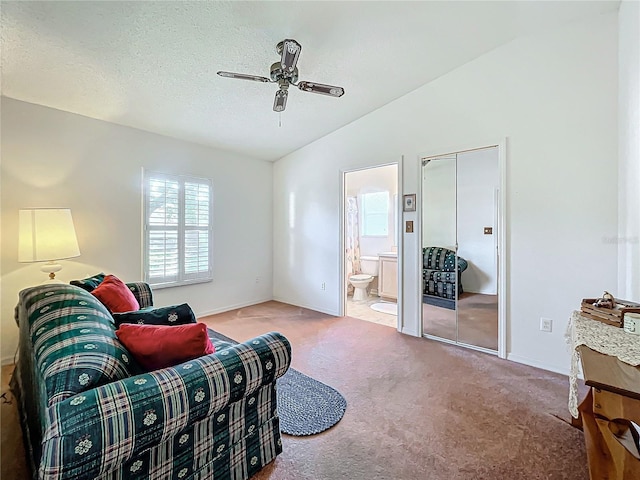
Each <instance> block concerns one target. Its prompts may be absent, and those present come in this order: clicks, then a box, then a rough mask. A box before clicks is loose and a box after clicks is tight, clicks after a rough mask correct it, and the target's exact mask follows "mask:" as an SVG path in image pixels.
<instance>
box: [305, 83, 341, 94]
mask: <svg viewBox="0 0 640 480" xmlns="http://www.w3.org/2000/svg"><path fill="white" fill-rule="evenodd" d="M298 88H299V89H300V90H302V91H305V92H311V93H319V94H320V95H329V96H330V97H341V96H342V95H344V88H342V87H334V86H333V85H323V84H322V83H314V82H299V83H298Z"/></svg>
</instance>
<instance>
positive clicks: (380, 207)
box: [362, 192, 389, 237]
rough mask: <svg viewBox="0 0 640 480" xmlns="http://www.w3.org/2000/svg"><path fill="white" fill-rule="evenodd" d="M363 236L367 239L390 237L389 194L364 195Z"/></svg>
mask: <svg viewBox="0 0 640 480" xmlns="http://www.w3.org/2000/svg"><path fill="white" fill-rule="evenodd" d="M362 235H363V236H365V237H386V236H387V235H389V192H375V193H364V194H363V195H362Z"/></svg>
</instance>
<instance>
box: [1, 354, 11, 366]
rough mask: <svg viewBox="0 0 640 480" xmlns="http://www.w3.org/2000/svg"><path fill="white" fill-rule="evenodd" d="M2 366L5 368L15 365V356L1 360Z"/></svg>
mask: <svg viewBox="0 0 640 480" xmlns="http://www.w3.org/2000/svg"><path fill="white" fill-rule="evenodd" d="M0 365H2V366H3V367H4V366H5V365H13V355H9V356H8V357H2V359H0Z"/></svg>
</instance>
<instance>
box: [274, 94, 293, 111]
mask: <svg viewBox="0 0 640 480" xmlns="http://www.w3.org/2000/svg"><path fill="white" fill-rule="evenodd" d="M288 96H289V91H288V90H284V89H282V88H281V89H280V90H278V91H277V92H276V98H275V99H274V100H273V111H274V112H284V109H285V108H287V97H288Z"/></svg>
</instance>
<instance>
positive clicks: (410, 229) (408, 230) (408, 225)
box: [404, 220, 413, 233]
mask: <svg viewBox="0 0 640 480" xmlns="http://www.w3.org/2000/svg"><path fill="white" fill-rule="evenodd" d="M404 231H405V232H406V233H413V220H407V222H406V227H405V229H404Z"/></svg>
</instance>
